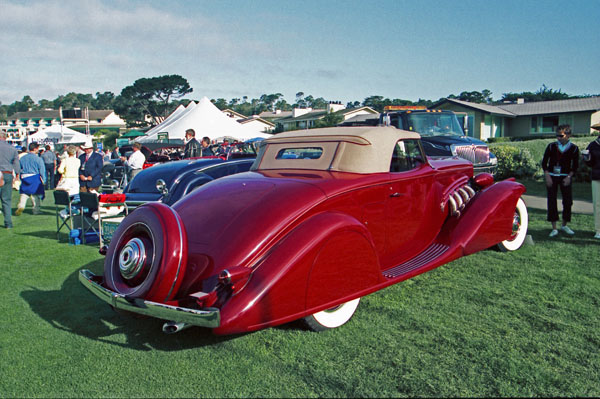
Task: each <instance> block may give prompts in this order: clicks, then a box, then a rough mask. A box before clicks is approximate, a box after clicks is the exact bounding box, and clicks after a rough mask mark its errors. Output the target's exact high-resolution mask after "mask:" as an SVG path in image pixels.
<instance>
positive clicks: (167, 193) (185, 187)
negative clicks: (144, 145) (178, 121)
mask: <svg viewBox="0 0 600 399" xmlns="http://www.w3.org/2000/svg"><path fill="white" fill-rule="evenodd" d="M253 163H254V159H252V158H246V159H234V160H230V161H224V160H222V159H220V158H199V159H189V160H183V161H173V162H167V163H163V164H161V165H156V166H154V167H152V168H148V169H144V170H142V171H141V172H139V173H138V174H137V176H136V177H135V179H133V180H132V181H131V182H130V183H129V184H128V185H127V187H125V189H124V190H123V194H125V198H126V199H125V201H126V203H127V205H128V206H129V207H136V206H139V205H142V204H144V203H146V202H150V201H161V202H163V203H165V204H167V205H173V204H174V203H175V202H177V201H178V200H179V199H180V198H181V197H183V196H184V195H187V194H189V193H190V192H192V191H193V190H195V189H196V188H198V187H200V186H202V185H203V184H206V183H208V182H209V181H212V180H215V179H218V178H220V177H223V176H229V175H233V174H236V173H241V172H247V171H248V170H249V169H250V166H252V164H253Z"/></svg>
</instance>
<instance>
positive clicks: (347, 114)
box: [273, 103, 379, 131]
mask: <svg viewBox="0 0 600 399" xmlns="http://www.w3.org/2000/svg"><path fill="white" fill-rule="evenodd" d="M330 113H334V114H338V115H341V116H342V122H343V121H346V120H348V119H350V118H354V117H357V116H359V115H374V117H376V116H377V115H379V113H378V112H377V111H375V110H374V109H372V108H370V107H359V108H349V109H347V108H346V107H345V106H344V105H343V104H340V103H330V104H328V105H327V108H326V109H314V110H313V109H312V108H294V109H293V110H292V114H291V115H289V116H287V117H283V118H279V119H275V120H274V121H273V122H274V123H275V124H276V125H277V131H288V130H298V129H311V128H313V127H315V122H316V121H318V120H319V119H323V118H324V117H325V116H326V115H328V114H330Z"/></svg>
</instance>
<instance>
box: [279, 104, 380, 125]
mask: <svg viewBox="0 0 600 399" xmlns="http://www.w3.org/2000/svg"><path fill="white" fill-rule="evenodd" d="M358 111H368V112H370V113H373V114H376V113H377V111H375V110H374V109H372V108H371V107H357V108H344V109H340V110H339V111H335V112H332V113H333V114H337V115H348V114H353V113H356V112H358ZM325 115H327V110H326V109H315V110H312V111H310V112H307V113H306V114H302V115H299V116H297V117H295V118H294V117H293V116H292V115H290V116H288V117H286V118H280V119H278V120H277V122H278V123H281V122H289V121H296V122H299V121H310V120H317V119H321V118H322V117H324V116H325Z"/></svg>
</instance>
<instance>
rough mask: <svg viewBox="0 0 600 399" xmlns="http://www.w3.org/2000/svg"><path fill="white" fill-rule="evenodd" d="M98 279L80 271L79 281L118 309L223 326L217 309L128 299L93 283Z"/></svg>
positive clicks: (180, 320)
mask: <svg viewBox="0 0 600 399" xmlns="http://www.w3.org/2000/svg"><path fill="white" fill-rule="evenodd" d="M95 277H96V275H94V273H92V272H91V271H89V270H85V269H84V270H80V271H79V281H80V282H81V284H83V286H84V287H85V288H87V289H88V290H90V291H91V292H92V294H94V295H96V296H97V297H98V298H100V299H101V300H103V301H104V302H106V303H108V304H109V305H111V306H112V307H114V308H116V309H122V310H126V311H129V312H133V313H139V314H143V315H147V316H152V317H156V318H158V319H163V320H174V321H176V322H178V323H187V324H192V325H195V326H200V327H207V328H217V327H219V326H220V325H221V312H220V311H219V309H217V308H206V309H203V310H199V309H190V308H183V307H180V306H172V305H166V304H164V303H158V302H152V301H145V300H143V299H141V298H127V297H125V295H121V294H118V293H116V292H114V291H111V290H109V289H107V288H104V287H102V286H101V285H100V284H98V283H97V282H95V281H93V279H94V278H95Z"/></svg>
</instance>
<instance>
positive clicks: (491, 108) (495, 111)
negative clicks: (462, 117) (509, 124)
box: [432, 98, 516, 118]
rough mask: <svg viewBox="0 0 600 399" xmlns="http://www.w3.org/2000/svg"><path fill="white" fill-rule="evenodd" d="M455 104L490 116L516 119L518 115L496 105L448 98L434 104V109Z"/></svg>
mask: <svg viewBox="0 0 600 399" xmlns="http://www.w3.org/2000/svg"><path fill="white" fill-rule="evenodd" d="M446 102H448V103H453V104H457V105H461V106H463V107H467V108H471V109H474V110H476V111H481V112H485V113H488V114H492V115H500V116H507V117H509V118H514V117H515V116H516V115H515V114H514V113H512V112H510V111H507V110H505V109H502V108H500V107H498V106H495V105H488V104H481V103H472V102H469V101H462V100H457V99H455V98H446V99H444V100H442V101H440V102H438V103H436V104H434V105H433V106H432V108H435V107H437V106H439V105H441V104H443V103H446Z"/></svg>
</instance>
